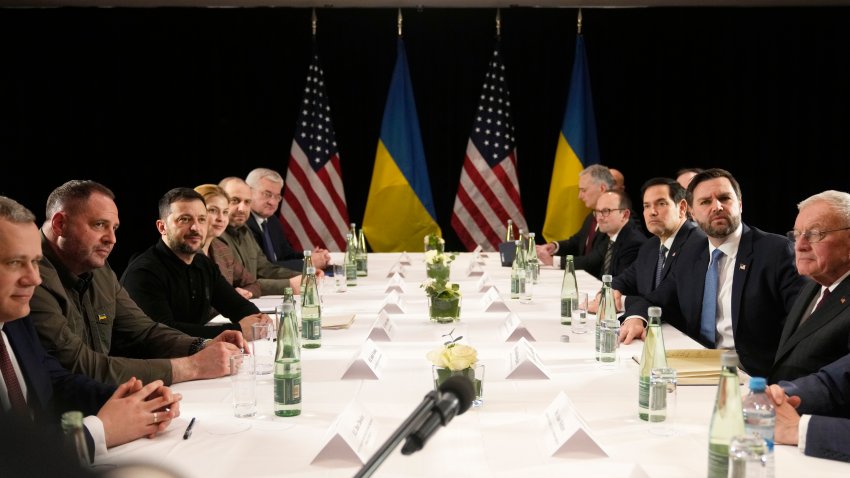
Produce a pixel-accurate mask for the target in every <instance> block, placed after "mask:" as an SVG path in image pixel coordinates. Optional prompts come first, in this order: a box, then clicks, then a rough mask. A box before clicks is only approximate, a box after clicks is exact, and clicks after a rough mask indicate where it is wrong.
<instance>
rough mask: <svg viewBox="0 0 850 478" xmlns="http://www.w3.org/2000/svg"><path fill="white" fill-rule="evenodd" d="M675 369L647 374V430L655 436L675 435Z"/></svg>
mask: <svg viewBox="0 0 850 478" xmlns="http://www.w3.org/2000/svg"><path fill="white" fill-rule="evenodd" d="M676 388H677V379H676V369H673V368H669V367H662V368H654V369H652V370H651V371H650V372H649V430H650V432H652V433H653V434H655V435H662V436H669V435H673V434H674V433H675V427H674V425H675V420H676V395H677V394H676Z"/></svg>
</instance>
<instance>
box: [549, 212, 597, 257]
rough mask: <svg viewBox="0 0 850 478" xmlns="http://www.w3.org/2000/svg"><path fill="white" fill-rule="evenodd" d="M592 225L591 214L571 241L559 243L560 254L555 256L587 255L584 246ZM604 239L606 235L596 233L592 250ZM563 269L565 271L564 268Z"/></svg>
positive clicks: (565, 240) (571, 237)
mask: <svg viewBox="0 0 850 478" xmlns="http://www.w3.org/2000/svg"><path fill="white" fill-rule="evenodd" d="M592 223H593V213H590V214H588V215H587V217H585V218H584V222H583V223H582V225H581V229H579V230H578V232H577V233H575V234H573V235H572V236H570V238H569V239H564V240H563V241H558V252H556V253H555V255H557V256H562V257H563V256H568V255H573V256H576V257H578V256H583V255H584V253H585V250H584V246H585V243H586V242H587V234H588V233H589V232H590V225H591V224H592ZM604 239H605V234H601V233H599V231H596V236H595V237H594V238H593V245H592V246H591V249H592V248H593V247H595V246H596V245H597V244H598V243H599V242H601V241H603V240H604ZM562 264H563V262H562ZM561 268H562V269H563V266H562V267H561ZM576 268H578V266H576Z"/></svg>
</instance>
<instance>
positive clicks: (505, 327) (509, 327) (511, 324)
mask: <svg viewBox="0 0 850 478" xmlns="http://www.w3.org/2000/svg"><path fill="white" fill-rule="evenodd" d="M499 333H500V335H501V336H502V340H504V341H505V342H514V341H517V340H519V339H523V338H524V339H526V340H530V341H532V342H533V341H535V340H536V339H535V338H534V336H533V335H531V332H529V331H528V329H526V328H525V326H524V325H522V321H520V320H519V316H518V315H516V314H515V313H513V312H511V313H510V314H508V315H507V316H505V321H504V322H502V326H501V327H500V329H499Z"/></svg>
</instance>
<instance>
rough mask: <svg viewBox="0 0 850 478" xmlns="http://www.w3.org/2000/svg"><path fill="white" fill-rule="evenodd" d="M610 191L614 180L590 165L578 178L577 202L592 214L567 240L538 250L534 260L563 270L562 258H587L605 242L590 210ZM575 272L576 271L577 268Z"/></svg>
mask: <svg viewBox="0 0 850 478" xmlns="http://www.w3.org/2000/svg"><path fill="white" fill-rule="evenodd" d="M613 187H614V177H613V176H612V175H611V171H610V170H609V169H608V168H607V167H605V166H602V165H601V164H592V165H590V166H588V167H586V168H584V170H582V172H580V173H579V174H578V199H579V200H580V201H582V202H584V205H585V206H587V207H588V209H590V210H591V212H590V213H589V214H588V215H587V217H586V218H585V219H584V223H583V224H582V226H581V229H579V231H578V232H577V233H575V234H573V235H572V236H571V237H570V238H569V239H565V240H563V241H558V242H550V243H548V244H542V245H539V246H537V256H538V258H539V259H540V263H541V264H544V265H556V266H560V267H561V269H563V268H564V266H565V265H566V261H563V260H561V259H562V258H563V257H566V256H568V255H571V256H573V257H578V256H583V255H587V254H590V252H591V251H592V250H593V248H594V247H596V246H597V245H598V243H599V242H602V241H603V240H604V234H597V227H596V226H597V224H596V216H594V215H593V210H595V209H597V208H596V201H597V200H598V199H599V196H601V195H602V193H604V192H605V191H608V190H610V189H612V188H613ZM556 256H557V259H555V257H556ZM576 268H579V266H578V264H576Z"/></svg>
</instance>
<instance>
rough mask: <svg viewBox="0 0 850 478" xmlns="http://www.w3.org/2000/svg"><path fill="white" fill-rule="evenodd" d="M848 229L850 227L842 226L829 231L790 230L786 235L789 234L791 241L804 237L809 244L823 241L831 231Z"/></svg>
mask: <svg viewBox="0 0 850 478" xmlns="http://www.w3.org/2000/svg"><path fill="white" fill-rule="evenodd" d="M848 229H850V227H842V228H840V229H830V230H828V231H818V230H817V229H811V230H809V231H803V232H798V231H788V232H787V233H785V235H786V236H788V239H791V242H797V239H800V238H803V239H805V240H806V242H808V243H809V244H814V243H816V242H820V241H822V240H823V238H824V237H826V235H827V234H829V233H830V232H836V231H846V230H848Z"/></svg>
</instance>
